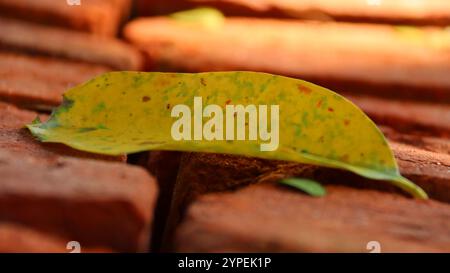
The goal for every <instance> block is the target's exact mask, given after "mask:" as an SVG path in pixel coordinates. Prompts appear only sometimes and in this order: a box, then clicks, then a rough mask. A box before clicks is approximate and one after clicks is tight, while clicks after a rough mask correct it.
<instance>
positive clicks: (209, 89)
mask: <svg viewBox="0 0 450 273" xmlns="http://www.w3.org/2000/svg"><path fill="white" fill-rule="evenodd" d="M195 98H201V99H202V103H203V105H204V106H206V105H217V107H219V108H220V109H225V108H226V106H227V105H235V106H236V105H243V106H249V105H256V106H261V105H266V106H267V108H268V109H270V107H272V105H277V106H278V107H279V116H278V119H276V115H275V114H274V115H273V117H274V120H278V123H279V132H280V133H279V135H278V136H279V139H278V142H279V145H277V146H276V147H277V149H276V150H273V151H262V150H261V147H262V145H266V144H267V141H266V140H264V139H262V138H261V137H260V135H258V136H259V137H258V138H257V139H256V140H249V139H248V138H246V140H226V141H225V140H219V139H215V140H211V141H210V140H205V139H202V138H200V139H199V140H181V141H178V140H175V139H174V138H173V137H172V133H171V132H172V129H173V128H172V127H173V125H174V123H175V122H176V121H177V118H174V117H172V110H174V108H175V106H178V105H185V106H186V107H187V108H188V109H191V110H193V112H194V113H195V109H194V108H195V105H194V101H195ZM267 112H269V110H268V111H267ZM202 113H203V112H202V111H201V112H200V121H199V122H200V123H203V125H204V123H205V122H206V123H208V122H209V121H210V120H211V119H212V118H207V117H203V118H201V116H202ZM259 114H261V113H259ZM259 114H258V115H259ZM224 116H225V114H224ZM187 117H188V118H192V119H193V120H197V121H198V117H197V118H196V117H195V115H189V116H187ZM261 117H263V115H262V114H261ZM266 120H268V121H271V120H272V116H271V117H267V119H266ZM189 124H190V123H189ZM233 124H234V123H233ZM274 124H275V123H274ZM221 125H223V128H225V127H226V122H225V119H224V120H223V124H221ZM272 125H273V124H272ZM200 126H201V125H200ZM245 126H246V130H248V129H249V127H250V124H246V125H245ZM186 127H192V128H194V127H195V124H194V125H193V126H186ZM269 127H271V125H270V124H269ZM28 128H29V129H30V130H31V132H32V133H33V134H34V135H35V136H37V137H38V138H39V139H41V140H42V141H45V142H59V143H64V144H67V145H69V146H71V147H73V148H76V149H80V150H83V151H88V152H94V153H101V154H108V155H117V154H123V153H132V152H139V151H145V150H176V151H192V152H211V153H225V154H236V155H244V156H251V157H258V158H265V159H274V160H286V161H294V162H299V163H306V164H315V165H320V166H325V167H331V168H338V169H344V170H348V171H351V172H354V173H356V174H359V175H362V176H364V177H367V178H371V179H377V180H386V181H390V183H392V184H394V185H396V186H398V187H400V188H402V189H403V190H405V191H406V192H409V193H410V194H411V195H413V196H415V197H418V198H426V197H427V195H426V193H425V192H424V191H423V190H422V189H421V188H420V187H418V186H416V185H415V184H414V183H412V182H410V181H409V180H407V179H406V178H404V177H402V176H401V175H400V173H399V170H398V167H397V164H396V161H395V159H394V156H393V153H392V151H391V149H390V148H389V146H388V144H387V141H386V139H385V138H384V136H383V134H382V133H381V132H380V130H379V129H378V128H377V127H376V126H375V124H374V123H373V122H372V121H371V120H370V119H369V118H368V117H367V116H366V115H365V114H364V113H363V112H362V111H361V110H360V109H359V108H357V107H356V106H355V105H354V104H352V103H351V102H350V101H348V100H347V99H345V98H344V97H342V96H340V95H338V94H336V93H334V92H332V91H330V90H328V89H325V88H322V87H320V86H317V85H314V84H312V83H309V82H305V81H302V80H297V79H292V78H287V77H282V76H277V75H271V74H266V73H257V72H211V73H198V74H183V73H157V72H149V73H143V72H111V73H106V74H103V75H101V76H98V77H96V78H94V79H92V80H91V81H89V82H87V83H85V84H82V85H79V86H77V87H74V88H72V89H71V90H69V91H68V92H66V94H65V96H64V102H63V104H62V105H61V106H60V107H59V108H57V109H56V110H55V111H54V112H53V114H52V116H51V117H50V119H49V120H48V121H47V122H45V123H38V124H30V125H28ZM183 129H185V128H183ZM203 129H205V128H203ZM210 129H211V128H210ZM258 129H260V130H261V127H258ZM272 130H275V128H272ZM224 132H226V130H225V129H224V131H223V134H224ZM246 132H247V131H246ZM260 133H261V131H260ZM201 134H202V130H201V127H200V136H201ZM223 134H222V136H223ZM192 135H193V134H189V136H192ZM247 136H248V134H247ZM273 137H274V139H275V137H276V134H274V135H273Z"/></svg>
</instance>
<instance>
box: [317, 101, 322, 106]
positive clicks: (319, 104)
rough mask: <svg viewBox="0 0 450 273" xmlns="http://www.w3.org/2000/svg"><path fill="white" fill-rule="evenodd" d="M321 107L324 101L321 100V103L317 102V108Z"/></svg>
mask: <svg viewBox="0 0 450 273" xmlns="http://www.w3.org/2000/svg"><path fill="white" fill-rule="evenodd" d="M320 106H322V100H319V101H318V102H317V108H320Z"/></svg>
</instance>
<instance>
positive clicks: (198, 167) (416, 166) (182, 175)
mask: <svg viewBox="0 0 450 273" xmlns="http://www.w3.org/2000/svg"><path fill="white" fill-rule="evenodd" d="M390 145H391V147H392V149H393V151H394V154H395V156H396V159H397V162H398V164H399V167H400V172H401V173H402V175H404V176H405V177H407V178H409V179H411V180H412V181H413V182H415V183H416V184H418V185H419V186H421V187H422V188H423V189H424V190H425V191H426V192H427V193H428V194H429V195H430V197H431V198H433V199H436V200H440V201H443V202H447V203H450V176H449V174H448V170H449V169H450V157H449V156H448V154H443V153H436V152H430V151H427V150H424V149H421V148H418V147H414V146H410V145H406V144H400V143H395V142H392V141H391V143H390ZM287 177H307V178H312V179H314V180H317V181H319V182H321V183H323V184H336V185H347V186H351V187H354V188H360V189H376V190H380V191H384V192H393V193H397V194H400V195H404V193H403V192H401V191H400V190H399V189H397V188H396V187H393V186H392V185H390V184H389V183H385V182H381V181H376V180H368V179H365V178H363V177H360V176H358V175H355V174H352V173H349V172H346V171H342V170H336V169H329V168H323V167H318V166H310V165H305V164H297V163H290V162H281V161H268V160H260V159H254V158H246V157H238V156H231V155H218V154H202V153H187V154H184V155H183V157H182V160H181V164H180V167H179V173H178V178H177V182H176V184H175V188H174V194H173V196H172V203H171V210H170V213H169V218H168V223H167V228H166V231H165V235H164V248H166V249H170V247H171V241H172V235H173V231H174V229H175V227H176V226H177V224H178V223H179V221H180V219H181V218H182V215H183V213H184V211H185V209H186V207H187V206H188V205H189V204H190V203H191V202H192V200H194V199H195V198H197V197H198V196H201V195H203V194H206V193H211V192H223V191H230V190H235V189H239V188H241V187H243V186H246V185H249V184H252V183H255V181H256V180H257V179H259V180H260V181H263V182H276V181H278V180H281V179H283V178H287Z"/></svg>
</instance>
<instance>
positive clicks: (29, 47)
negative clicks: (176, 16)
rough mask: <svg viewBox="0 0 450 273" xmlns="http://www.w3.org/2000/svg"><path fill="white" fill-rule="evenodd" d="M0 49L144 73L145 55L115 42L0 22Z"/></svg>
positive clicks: (41, 26)
mask: <svg viewBox="0 0 450 273" xmlns="http://www.w3.org/2000/svg"><path fill="white" fill-rule="evenodd" d="M0 25H1V26H2V27H1V28H0V48H1V47H3V48H6V49H9V50H18V51H25V52H31V53H37V54H42V55H47V56H54V57H60V58H67V59H72V60H77V61H83V62H87V63H94V64H101V65H106V66H109V67H111V68H114V69H116V70H140V69H141V68H142V66H143V60H142V56H141V54H140V53H139V52H138V51H137V50H136V49H135V48H133V47H132V46H130V45H128V44H126V43H124V42H123V41H121V40H117V39H114V38H106V37H98V36H96V35H92V34H89V33H83V32H78V31H71V30H66V29H62V28H57V27H48V26H43V25H38V24H33V23H28V22H23V21H18V20H13V19H6V18H0Z"/></svg>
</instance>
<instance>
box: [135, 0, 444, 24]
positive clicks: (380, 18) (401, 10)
mask: <svg viewBox="0 0 450 273" xmlns="http://www.w3.org/2000/svg"><path fill="white" fill-rule="evenodd" d="M137 3H138V10H137V11H138V12H139V14H144V15H148V14H167V13H171V12H174V11H179V10H183V9H189V8H194V7H198V6H208V7H215V8H218V9H220V10H221V11H223V12H224V13H225V14H226V15H229V16H257V17H277V18H300V19H316V20H335V21H350V22H377V23H392V24H403V25H410V24H418V25H426V24H431V25H442V26H447V25H449V24H450V4H449V3H448V1H446V0H428V1H424V2H421V3H420V5H419V6H416V5H414V4H411V3H408V1H403V0H389V1H381V3H380V4H379V5H377V6H370V5H368V4H367V2H366V1H360V0H313V1H312V0H296V1H291V0H258V1H251V0H172V1H170V2H168V1H165V0H138V1H137Z"/></svg>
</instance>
